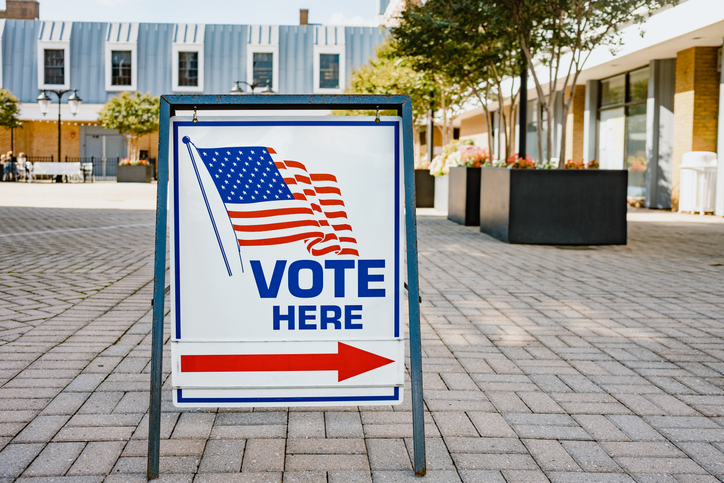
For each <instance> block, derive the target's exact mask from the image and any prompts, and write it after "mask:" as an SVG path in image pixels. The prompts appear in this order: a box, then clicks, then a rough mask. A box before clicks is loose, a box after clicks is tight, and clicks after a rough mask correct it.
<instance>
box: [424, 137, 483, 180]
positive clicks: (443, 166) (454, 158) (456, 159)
mask: <svg viewBox="0 0 724 483" xmlns="http://www.w3.org/2000/svg"><path fill="white" fill-rule="evenodd" d="M472 144H473V141H472V140H469V139H468V140H465V141H458V140H455V141H453V142H451V143H450V144H448V145H447V146H445V147H444V148H442V153H441V154H438V155H437V156H435V157H434V158H432V163H430V174H431V175H433V176H445V175H447V174H448V173H450V166H464V164H462V162H463V161H462V156H461V153H460V151H459V149H460V147H462V146H470V145H472Z"/></svg>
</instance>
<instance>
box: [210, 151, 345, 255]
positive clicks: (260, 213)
mask: <svg viewBox="0 0 724 483" xmlns="http://www.w3.org/2000/svg"><path fill="white" fill-rule="evenodd" d="M196 151H197V152H198V154H199V156H200V158H201V160H202V161H203V163H204V166H206V169H207V170H208V172H209V174H210V175H211V178H212V179H213V180H214V186H215V187H216V190H217V191H218V193H219V196H220V197H221V199H222V201H223V202H224V204H225V206H226V210H227V212H228V214H229V218H230V219H231V224H232V225H233V227H234V231H235V232H236V238H237V240H238V242H239V246H240V247H245V246H265V245H280V244H285V243H294V242H300V241H303V242H304V243H305V244H306V247H307V250H308V251H309V253H311V254H312V255H315V256H319V255H327V254H336V255H355V256H359V252H358V251H357V241H356V240H355V238H354V235H353V233H352V227H351V226H350V223H349V221H348V220H347V213H346V211H345V205H344V201H343V199H342V192H341V190H340V188H339V186H338V184H337V178H336V177H335V176H334V175H332V174H329V173H311V174H310V173H309V172H308V171H307V168H306V167H305V166H304V164H302V163H300V162H298V161H287V160H282V158H281V157H280V156H279V155H278V154H277V153H276V151H275V150H274V149H272V148H270V147H263V146H245V147H229V148H211V149H203V148H196ZM202 189H203V187H202Z"/></svg>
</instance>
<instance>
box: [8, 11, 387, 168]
mask: <svg viewBox="0 0 724 483" xmlns="http://www.w3.org/2000/svg"><path fill="white" fill-rule="evenodd" d="M383 37H384V30H381V29H380V28H377V27H350V26H333V25H294V26H280V25H206V24H164V23H112V22H111V23H107V22H62V21H39V20H16V19H7V20H0V57H1V58H0V83H1V85H0V87H1V88H3V89H8V90H10V91H11V92H12V93H13V94H14V95H15V96H16V97H17V98H18V99H19V100H20V102H21V107H22V109H21V120H22V121H23V128H22V129H15V130H13V132H12V133H11V132H10V131H4V130H3V131H2V132H0V151H6V150H8V149H10V147H11V145H12V147H13V148H14V150H15V151H16V152H19V151H24V152H26V153H27V154H28V155H31V156H51V155H53V156H55V157H57V154H56V153H57V143H58V126H57V119H58V107H57V100H56V97H55V96H54V95H53V94H50V97H51V98H52V99H53V102H54V104H53V106H52V107H51V109H50V112H49V113H48V114H47V116H43V115H42V114H41V112H40V109H39V107H38V104H37V101H36V99H37V97H38V95H39V94H40V92H41V91H42V90H48V91H54V90H68V89H77V94H78V96H79V97H81V99H82V100H83V102H82V104H81V107H80V112H79V113H78V114H77V116H75V117H73V116H72V115H71V114H70V111H69V109H68V107H67V104H66V102H65V100H66V99H67V97H68V95H65V96H64V97H63V102H62V103H61V119H62V122H61V146H62V153H61V160H62V159H65V157H66V156H67V157H78V156H82V157H90V156H95V157H117V156H120V157H123V156H125V150H126V148H125V141H124V139H123V138H122V136H121V135H120V134H119V133H117V132H115V131H108V130H105V129H102V128H101V127H100V126H98V125H97V118H98V112H99V110H100V109H101V107H102V106H103V104H104V103H105V102H106V101H107V100H108V99H110V98H111V97H113V96H115V95H117V94H118V92H120V91H140V92H150V93H151V94H152V95H154V96H159V95H163V94H174V93H178V94H181V93H195V94H228V93H229V92H230V91H231V89H232V87H234V86H235V85H236V82H237V81H240V82H239V86H240V87H241V89H242V90H243V91H245V92H246V93H250V88H249V86H248V85H247V84H254V85H257V87H256V89H255V93H257V94H258V93H260V92H261V91H263V90H265V89H266V88H267V86H269V87H271V89H272V90H273V91H274V92H275V93H280V94H312V93H341V92H343V91H344V88H345V83H346V79H347V77H348V76H349V74H350V73H351V72H352V71H353V70H354V69H355V68H356V67H358V66H360V65H362V64H365V63H366V62H367V61H368V60H369V58H370V57H371V56H373V55H374V47H375V46H376V45H377V44H379V43H380V42H381V41H382V40H383ZM245 83H246V84H245ZM140 149H141V150H143V151H146V153H147V155H148V156H149V157H155V156H156V149H157V137H156V136H155V135H151V136H146V137H145V138H144V139H142V140H141V145H140ZM144 154H145V153H144Z"/></svg>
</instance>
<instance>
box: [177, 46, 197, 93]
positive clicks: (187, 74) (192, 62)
mask: <svg viewBox="0 0 724 483" xmlns="http://www.w3.org/2000/svg"><path fill="white" fill-rule="evenodd" d="M178 85H179V86H193V87H198V85H199V53H198V52H179V53H178Z"/></svg>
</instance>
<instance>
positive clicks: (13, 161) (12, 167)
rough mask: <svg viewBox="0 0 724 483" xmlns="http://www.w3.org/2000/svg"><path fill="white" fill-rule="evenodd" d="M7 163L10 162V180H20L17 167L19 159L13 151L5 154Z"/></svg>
mask: <svg viewBox="0 0 724 483" xmlns="http://www.w3.org/2000/svg"><path fill="white" fill-rule="evenodd" d="M5 163H6V164H7V163H10V179H9V180H8V181H17V180H18V168H17V165H16V163H17V160H16V159H15V156H13V152H12V151H8V153H7V154H6V155H5Z"/></svg>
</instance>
